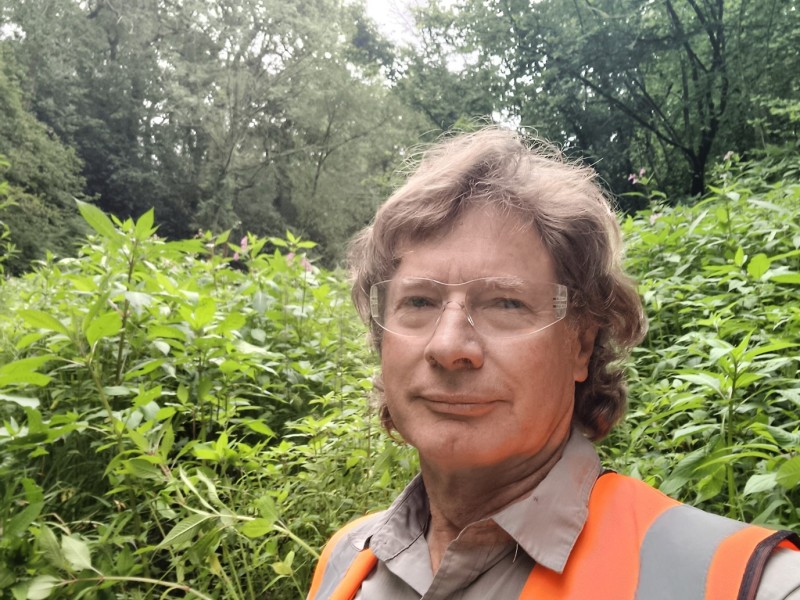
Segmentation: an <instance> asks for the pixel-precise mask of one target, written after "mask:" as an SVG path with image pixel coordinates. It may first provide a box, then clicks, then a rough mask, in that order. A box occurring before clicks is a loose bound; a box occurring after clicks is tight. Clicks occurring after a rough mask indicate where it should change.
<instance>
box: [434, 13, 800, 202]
mask: <svg viewBox="0 0 800 600" xmlns="http://www.w3.org/2000/svg"><path fill="white" fill-rule="evenodd" d="M439 12H440V9H439V8H437V7H436V6H435V5H434V7H433V8H432V9H430V10H429V11H427V13H426V14H427V15H431V14H432V15H433V17H429V16H425V17H424V18H426V19H428V22H434V23H435V22H436V19H440V17H439V16H438V13H439ZM451 12H452V27H451V30H452V31H455V32H456V35H455V37H454V41H453V42H452V43H451V45H450V52H451V54H452V53H456V54H458V55H460V56H461V57H462V60H463V61H466V62H467V63H468V64H469V66H470V68H471V69H473V70H475V71H480V72H485V73H490V74H494V76H495V77H496V80H497V81H498V85H496V86H493V87H487V88H486V91H487V93H489V94H490V95H491V97H492V100H493V102H494V104H495V111H504V110H505V111H507V112H508V114H509V115H510V117H511V118H512V120H514V119H515V120H518V122H519V123H520V124H521V125H523V126H529V127H533V128H534V129H536V130H537V131H539V132H540V133H541V134H543V135H544V136H546V137H549V138H551V139H554V140H556V141H558V142H560V143H562V144H564V145H566V146H567V147H568V148H570V147H572V148H576V149H577V150H579V151H580V152H582V153H583V154H584V155H587V156H588V157H589V158H590V159H591V160H592V161H601V162H599V163H598V165H597V166H598V168H599V170H600V171H601V173H602V174H603V175H604V176H605V178H606V180H607V181H609V182H610V183H611V184H612V186H613V187H614V188H616V189H617V190H618V191H622V190H624V189H625V184H624V183H622V182H624V181H625V180H626V175H627V174H628V173H631V172H632V170H633V169H634V167H639V166H644V165H648V166H649V167H650V169H651V171H653V172H654V173H655V176H656V181H657V182H658V184H659V185H660V186H661V187H664V188H666V189H667V190H669V191H677V190H681V191H684V192H688V193H690V194H692V195H696V194H700V193H702V192H703V191H704V189H705V172H706V169H707V166H708V164H709V161H711V160H712V159H713V157H714V156H721V155H722V154H723V153H724V152H725V151H726V150H728V149H731V147H732V146H734V147H738V148H739V149H740V150H743V149H745V148H747V147H751V146H752V145H753V143H754V139H753V132H752V128H750V130H749V131H746V129H747V127H748V126H746V125H745V127H742V124H746V123H747V122H748V119H749V118H752V117H753V116H755V115H754V110H753V109H754V103H753V99H754V97H755V93H754V90H756V89H760V90H764V89H768V90H770V92H771V95H774V96H772V97H779V98H786V97H787V94H796V93H797V91H796V90H788V89H787V88H786V85H785V82H786V80H787V78H786V76H785V73H778V72H776V70H775V67H774V65H773V57H774V56H775V54H776V49H777V51H778V52H779V53H781V54H787V53H789V54H790V57H792V60H793V61H794V62H793V63H792V64H796V60H797V59H796V51H793V50H791V49H789V47H788V45H789V43H790V42H791V40H793V39H795V41H796V33H792V32H794V31H796V30H797V26H798V19H800V14H798V11H797V10H793V9H790V8H789V7H788V6H787V3H786V2H784V1H782V0H769V1H767V2H763V3H758V4H756V3H753V2H750V1H749V0H708V1H704V2H699V1H698V0H687V1H686V2H680V3H679V2H676V1H675V0H661V1H659V2H644V1H641V0H593V1H588V0H576V1H574V2H561V1H556V0H542V1H541V2H536V3H530V2H528V1H527V0H494V1H491V2H483V1H480V2H479V1H477V0H464V1H463V2H460V3H456V4H455V5H454V7H453V8H452V9H451ZM430 19H433V21H431V20H430ZM451 60H452V59H451ZM681 164H682V165H684V166H683V167H681Z"/></svg>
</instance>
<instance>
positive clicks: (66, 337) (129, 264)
mask: <svg viewBox="0 0 800 600" xmlns="http://www.w3.org/2000/svg"><path fill="white" fill-rule="evenodd" d="M81 212H82V213H83V215H84V217H85V218H86V219H87V221H88V222H89V223H90V224H91V226H92V227H93V228H94V229H95V230H96V231H97V232H98V236H96V237H95V238H94V239H93V240H91V241H90V243H88V244H86V245H85V246H84V247H83V249H82V250H81V252H80V255H79V256H78V258H75V259H69V260H61V261H59V262H48V263H44V264H41V265H40V266H39V267H38V268H37V269H36V270H35V271H34V272H33V273H31V274H29V275H27V276H25V277H23V278H20V279H14V280H10V281H8V282H7V283H6V284H5V288H4V289H3V290H2V295H3V298H4V300H5V302H4V305H3V306H4V309H3V311H2V315H0V363H2V364H4V366H3V367H0V391H2V394H0V411H2V414H3V418H4V427H3V428H2V430H0V445H2V448H3V457H4V458H3V464H2V467H1V468H0V481H2V486H3V488H2V495H0V498H1V499H2V500H0V502H1V504H0V519H2V521H1V522H2V530H3V536H2V542H0V589H10V590H12V593H13V595H14V596H15V597H18V598H25V597H28V598H34V597H40V598H44V597H47V596H48V594H49V595H50V596H51V597H63V598H75V597H87V598H95V597H96V598H106V597H109V598H110V597H125V598H144V597H154V596H156V595H160V594H161V593H162V592H168V591H174V592H177V593H179V595H183V594H184V593H185V592H187V591H192V593H193V594H194V595H195V596H196V597H200V598H204V597H215V598H216V597H225V598H255V597H262V594H263V592H264V590H269V592H270V597H271V598H296V597H298V596H300V595H302V594H303V592H304V590H305V589H306V587H307V582H308V580H309V578H310V569H311V567H312V565H313V563H314V560H315V558H316V556H317V550H318V549H319V548H320V547H321V546H322V544H323V543H324V541H325V539H327V537H328V536H329V535H330V533H331V532H332V531H333V530H334V529H335V528H336V527H337V525H338V524H339V523H341V521H342V520H346V519H347V518H348V517H349V516H354V515H360V514H363V513H365V512H368V511H371V510H375V509H376V508H377V507H380V506H383V505H385V504H386V503H387V502H388V501H389V499H390V498H391V497H392V496H393V495H394V494H395V493H396V489H397V487H398V486H401V485H402V482H403V481H405V480H407V479H408V477H406V476H405V475H402V474H403V473H405V472H408V473H411V472H412V471H413V468H412V465H411V463H410V460H409V458H408V456H407V454H406V453H404V452H402V451H400V450H399V449H398V448H397V447H396V446H395V445H394V444H393V443H392V442H391V441H388V440H387V439H386V438H385V437H384V436H382V435H380V434H379V432H378V428H377V427H376V425H375V423H374V422H373V420H372V418H371V416H370V414H369V408H368V406H367V403H366V398H367V397H368V388H369V381H370V379H371V374H372V370H373V364H372V359H371V357H370V356H369V354H368V353H367V351H366V349H365V345H364V343H363V334H362V328H361V327H360V325H359V324H358V323H357V320H356V319H355V316H354V312H353V311H352V309H351V308H350V303H349V300H348V298H347V296H348V295H347V290H346V289H345V284H344V283H343V282H342V280H343V278H342V277H341V276H340V275H339V274H333V273H330V272H327V271H324V270H321V269H318V268H316V267H314V266H313V265H312V264H311V263H310V262H309V260H308V258H307V257H306V256H305V254H302V252H303V251H304V250H306V249H308V248H310V247H312V246H313V244H311V243H310V242H305V241H302V240H299V239H296V238H294V237H293V236H291V234H289V237H288V239H287V240H278V239H273V240H270V241H268V240H259V239H253V238H250V239H244V240H242V241H241V242H240V243H239V244H238V245H232V244H228V243H227V240H226V237H225V236H219V237H212V236H210V235H205V236H203V237H201V238H198V239H195V240H190V241H185V242H164V241H162V240H159V239H158V238H157V237H155V236H154V231H153V228H152V212H151V213H148V214H146V215H144V216H143V217H142V218H141V219H139V221H138V222H136V223H133V222H131V221H128V222H126V223H123V224H120V227H119V228H117V227H115V226H114V225H113V224H112V223H111V221H109V220H108V219H107V218H106V217H105V215H103V213H102V212H100V211H99V209H97V208H95V207H93V206H90V205H81ZM268 244H270V245H271V246H272V247H275V248H278V249H280V250H283V251H284V252H285V254H284V253H281V252H280V251H279V250H278V249H276V250H275V251H274V252H272V253H266V252H264V248H265V247H267V245H268ZM234 252H235V253H236V255H235V256H231V254H232V253H234ZM232 267H237V268H232ZM409 476H410V475H409ZM29 573H33V574H34V576H33V577H30V576H29V575H28V574H29Z"/></svg>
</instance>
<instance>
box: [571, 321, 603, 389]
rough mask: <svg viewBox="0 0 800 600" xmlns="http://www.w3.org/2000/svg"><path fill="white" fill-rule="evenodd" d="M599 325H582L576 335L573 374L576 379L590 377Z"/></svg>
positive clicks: (583, 379)
mask: <svg viewBox="0 0 800 600" xmlns="http://www.w3.org/2000/svg"><path fill="white" fill-rule="evenodd" d="M597 329H598V328H597V325H590V326H586V327H582V328H581V329H579V330H578V331H577V335H576V336H575V350H574V354H573V357H572V358H573V362H572V367H573V370H572V374H573V377H574V378H575V381H577V382H582V381H586V378H587V377H589V361H590V360H591V358H592V352H593V351H594V341H595V339H596V338H597Z"/></svg>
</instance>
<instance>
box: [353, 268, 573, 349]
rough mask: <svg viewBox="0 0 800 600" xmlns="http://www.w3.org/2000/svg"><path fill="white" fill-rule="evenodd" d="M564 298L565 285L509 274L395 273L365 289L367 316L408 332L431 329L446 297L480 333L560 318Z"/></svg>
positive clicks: (525, 331) (511, 332)
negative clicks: (460, 279)
mask: <svg viewBox="0 0 800 600" xmlns="http://www.w3.org/2000/svg"><path fill="white" fill-rule="evenodd" d="M567 299H568V293H567V288H566V286H563V285H561V284H559V283H547V282H535V281H525V280H522V279H518V278H513V277H483V278H481V279H475V280H472V281H466V282H464V283H442V282H441V281H436V280H434V279H427V278H424V277H399V278H395V279H389V280H387V281H381V282H379V283H376V284H374V285H373V286H372V287H371V288H370V293H369V300H370V313H371V315H372V319H373V320H374V321H375V322H376V323H377V324H378V325H379V326H380V327H382V328H383V329H385V330H386V331H390V332H392V333H395V334H397V335H402V336H409V337H428V336H430V335H432V334H433V332H434V330H435V329H436V326H437V325H438V324H439V321H440V320H441V318H442V314H444V311H445V309H447V307H448V306H449V305H450V304H451V303H452V304H455V305H456V306H457V307H460V308H461V309H463V310H464V312H465V313H466V317H467V321H468V322H469V324H470V325H472V327H474V328H475V330H476V331H478V332H479V333H481V334H482V335H485V336H487V337H492V338H509V337H517V336H522V335H531V334H534V333H537V332H539V331H542V330H543V329H546V328H548V327H550V326H551V325H554V324H555V323H558V322H559V321H560V320H561V319H563V318H564V317H565V316H566V314H567Z"/></svg>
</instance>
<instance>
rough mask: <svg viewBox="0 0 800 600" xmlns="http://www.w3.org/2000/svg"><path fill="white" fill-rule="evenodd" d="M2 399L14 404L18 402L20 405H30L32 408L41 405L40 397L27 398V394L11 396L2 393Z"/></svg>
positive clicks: (0, 398)
mask: <svg viewBox="0 0 800 600" xmlns="http://www.w3.org/2000/svg"><path fill="white" fill-rule="evenodd" d="M0 400H4V401H6V402H13V403H14V404H18V405H19V406H28V407H30V408H38V407H39V399H38V398H27V397H25V396H10V395H8V394H0Z"/></svg>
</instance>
